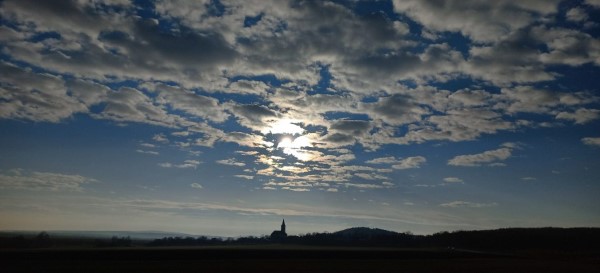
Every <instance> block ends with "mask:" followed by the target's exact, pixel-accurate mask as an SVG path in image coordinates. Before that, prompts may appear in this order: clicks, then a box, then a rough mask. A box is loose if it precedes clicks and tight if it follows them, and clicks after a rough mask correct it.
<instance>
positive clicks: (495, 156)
mask: <svg viewBox="0 0 600 273" xmlns="http://www.w3.org/2000/svg"><path fill="white" fill-rule="evenodd" d="M515 147H516V146H515V144H514V143H504V144H503V145H502V147H501V148H499V149H496V150H490V151H485V152H483V153H479V154H470V155H459V156H455V157H453V158H452V159H450V160H448V165H452V166H468V167H473V166H481V165H482V164H488V165H491V164H497V163H500V164H504V163H502V162H498V161H504V160H506V159H508V158H509V157H510V156H511V155H512V152H513V149H514V148H515Z"/></svg>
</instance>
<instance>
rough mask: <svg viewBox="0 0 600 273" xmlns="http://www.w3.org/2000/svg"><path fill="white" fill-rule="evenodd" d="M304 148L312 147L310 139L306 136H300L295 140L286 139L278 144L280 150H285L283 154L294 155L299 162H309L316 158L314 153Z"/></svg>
mask: <svg viewBox="0 0 600 273" xmlns="http://www.w3.org/2000/svg"><path fill="white" fill-rule="evenodd" d="M304 147H311V143H310V139H308V137H306V136H299V137H297V138H295V139H292V138H290V137H284V138H282V139H281V141H280V142H279V144H277V148H278V149H283V153H284V154H287V155H292V156H294V157H295V158H297V159H298V160H301V161H309V160H312V159H313V158H314V156H315V155H314V153H311V152H310V151H306V150H303V149H302V148H304Z"/></svg>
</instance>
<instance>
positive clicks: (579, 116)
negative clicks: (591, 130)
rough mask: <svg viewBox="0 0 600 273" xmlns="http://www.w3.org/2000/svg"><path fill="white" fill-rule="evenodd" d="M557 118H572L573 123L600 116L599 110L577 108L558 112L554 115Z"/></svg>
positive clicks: (584, 121)
mask: <svg viewBox="0 0 600 273" xmlns="http://www.w3.org/2000/svg"><path fill="white" fill-rule="evenodd" d="M556 118H557V119H565V120H572V121H574V122H575V124H586V123H588V122H590V121H593V120H596V119H598V118H600V110H596V109H586V108H581V109H577V110H576V111H575V112H573V113H569V112H560V113H558V114H557V115H556Z"/></svg>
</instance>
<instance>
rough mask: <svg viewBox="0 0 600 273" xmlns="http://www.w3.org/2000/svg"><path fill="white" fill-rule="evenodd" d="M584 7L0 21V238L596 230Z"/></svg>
mask: <svg viewBox="0 0 600 273" xmlns="http://www.w3.org/2000/svg"><path fill="white" fill-rule="evenodd" d="M599 37H600V1H598V0H585V1H583V0H582V1H559V0H530V1H516V0H499V1H478V0H462V1H459V0H449V1H434V0H424V1H422V0H402V1H401V0H395V1H383V0H382V1H351V0H348V1H262V0H260V1H259V0H255V1H230V0H204V1H185V0H177V1H149V0H135V1H128V0H69V1H67V0H65V1H33V0H5V1H1V2H0V59H1V60H0V151H1V152H0V153H1V154H0V155H1V156H0V219H2V221H0V230H19V229H23V230H158V231H169V232H185V233H190V234H206V235H216V236H239V235H261V234H269V233H270V232H271V231H272V230H274V229H278V228H279V224H280V222H281V219H282V218H285V219H286V223H287V224H288V233H289V234H300V233H307V232H322V231H336V230H340V229H344V228H349V227H356V226H368V227H377V228H382V229H387V230H394V231H398V232H403V231H411V232H413V233H415V234H428V233H434V232H438V231H445V230H458V229H469V230H470V229H491V228H502V227H542V226H543V227H545V226H556V227H581V226H585V227H600V214H599V213H598V212H599V211H600V202H599V201H598V196H600V183H599V181H600V130H599V128H600V91H599V86H600V76H599V75H600V67H599V66H600V40H599Z"/></svg>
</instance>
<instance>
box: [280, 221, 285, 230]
mask: <svg viewBox="0 0 600 273" xmlns="http://www.w3.org/2000/svg"><path fill="white" fill-rule="evenodd" d="M281 232H283V233H285V219H283V222H281Z"/></svg>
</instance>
